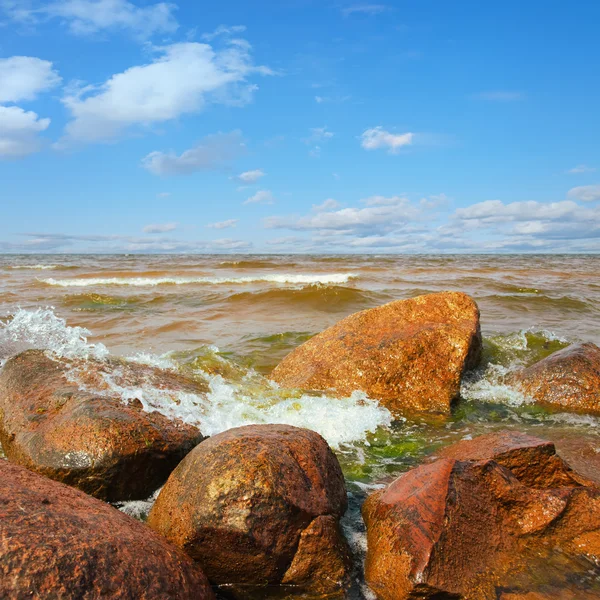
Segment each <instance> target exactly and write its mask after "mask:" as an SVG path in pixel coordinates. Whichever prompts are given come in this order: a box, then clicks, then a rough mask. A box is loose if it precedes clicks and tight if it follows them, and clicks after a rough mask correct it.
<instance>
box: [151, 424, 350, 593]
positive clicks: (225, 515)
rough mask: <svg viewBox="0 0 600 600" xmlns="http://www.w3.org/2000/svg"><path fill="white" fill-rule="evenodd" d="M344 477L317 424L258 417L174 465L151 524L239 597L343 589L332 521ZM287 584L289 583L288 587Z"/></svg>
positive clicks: (343, 563)
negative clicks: (283, 422) (273, 421)
mask: <svg viewBox="0 0 600 600" xmlns="http://www.w3.org/2000/svg"><path fill="white" fill-rule="evenodd" d="M346 506H347V499H346V491H345V486H344V478H343V475H342V472H341V469H340V466H339V463H338V461H337V459H336V457H335V455H334V454H333V452H331V450H330V449H329V447H328V446H327V443H326V442H325V440H323V438H322V437H321V436H319V435H318V434H317V433H315V432H312V431H308V430H305V429H298V428H296V427H290V426H286V425H256V426H249V427H240V428H237V429H232V430H229V431H226V432H225V433H221V434H219V435H216V436H214V437H211V438H210V439H208V440H206V441H204V442H203V443H202V444H200V445H199V446H197V447H196V448H195V449H194V450H193V451H192V452H191V453H190V454H189V455H188V456H187V457H186V458H185V459H184V460H183V461H182V462H181V464H180V465H179V466H178V467H177V468H176V469H175V471H173V473H172V474H171V476H170V477H169V479H168V481H167V483H166V484H165V486H164V487H163V489H162V490H161V492H160V494H159V496H158V499H157V501H156V504H155V505H154V507H153V509H152V511H151V512H150V515H149V517H148V523H149V525H150V526H151V527H152V528H153V529H155V530H156V531H157V532H159V533H160V534H162V535H164V536H165V537H166V538H167V539H169V540H170V541H171V542H173V543H174V544H175V545H177V546H179V547H180V548H183V549H184V550H185V551H186V552H187V553H188V554H189V555H190V556H191V557H192V558H194V559H195V560H197V561H198V562H199V563H200V565H201V566H202V568H203V570H204V572H205V573H206V574H207V576H208V578H209V580H210V581H211V583H213V584H216V585H218V586H225V587H224V589H226V591H227V593H229V594H233V595H234V596H236V597H238V598H244V599H245V598H250V597H252V595H253V594H254V593H258V594H259V596H261V597H262V596H263V595H264V594H266V593H267V591H268V590H267V587H266V586H270V587H269V589H271V591H273V590H275V591H277V590H278V591H279V592H281V589H282V588H281V587H280V586H281V584H284V585H285V586H293V587H290V588H289V589H293V590H294V591H295V592H296V593H300V592H302V593H308V592H311V593H313V592H319V593H331V594H333V593H337V592H340V593H343V590H344V589H345V586H346V585H347V580H348V572H349V560H348V550H347V546H346V542H345V540H344V538H343V537H342V535H341V532H340V529H339V525H338V521H339V518H340V517H341V516H342V515H343V513H344V512H345V510H346ZM285 589H287V588H285Z"/></svg>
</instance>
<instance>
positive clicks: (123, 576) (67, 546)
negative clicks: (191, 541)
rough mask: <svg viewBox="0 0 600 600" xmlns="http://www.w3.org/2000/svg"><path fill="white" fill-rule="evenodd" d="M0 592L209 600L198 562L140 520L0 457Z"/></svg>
mask: <svg viewBox="0 0 600 600" xmlns="http://www.w3.org/2000/svg"><path fill="white" fill-rule="evenodd" d="M0 597H1V598H3V600H21V599H25V598H34V599H37V600H51V599H59V598H60V599H67V598H73V599H74V598H78V599H81V600H95V599H100V598H111V599H116V600H119V599H123V600H131V599H133V598H135V599H139V600H167V599H172V600H192V599H193V600H209V599H213V598H214V595H213V593H212V591H211V589H210V586H209V585H208V582H207V580H206V578H205V576H204V574H203V573H202V570H201V569H200V567H199V566H198V565H196V564H194V562H193V561H192V560H190V558H189V557H187V556H186V555H185V554H184V553H183V552H181V550H179V549H178V548H175V547H173V546H171V545H170V544H169V543H168V542H166V540H164V539H163V538H161V537H160V536H158V535H156V534H155V533H154V532H153V531H152V530H150V529H149V528H148V527H146V525H143V524H142V523H140V522H139V521H135V520H134V519H132V518H131V517H128V516H127V515H124V514H123V513H121V512H119V511H118V510H116V509H114V508H112V507H111V506H109V505H108V504H105V503H104V502H101V501H99V500H95V499H94V498H90V497H89V496H86V495H85V494H83V493H82V492H80V491H78V490H75V489H73V488H70V487H68V486H65V485H62V484H60V483H56V482H54V481H51V480H49V479H47V478H45V477H42V476H40V475H37V474H36V473H32V472H31V471H28V470H27V469H24V468H23V467H20V466H18V465H13V464H10V463H8V462H7V461H5V460H0Z"/></svg>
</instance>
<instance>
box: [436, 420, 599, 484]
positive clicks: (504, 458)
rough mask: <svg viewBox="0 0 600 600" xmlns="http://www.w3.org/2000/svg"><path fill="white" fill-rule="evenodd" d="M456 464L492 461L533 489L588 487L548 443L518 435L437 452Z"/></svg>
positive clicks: (487, 438) (469, 442)
mask: <svg viewBox="0 0 600 600" xmlns="http://www.w3.org/2000/svg"><path fill="white" fill-rule="evenodd" d="M440 455H441V456H444V457H446V458H455V459H458V460H474V461H478V460H494V461H496V462H497V463H498V464H499V465H502V466H503V467H506V468H507V469H508V470H509V471H511V473H512V474H513V475H514V476H515V477H516V478H517V479H518V480H519V481H521V483H524V484H525V485H528V486H530V487H534V488H553V487H577V486H579V485H587V486H591V485H594V483H593V482H592V481H590V480H588V479H586V478H585V477H582V476H581V475H579V474H578V473H576V472H575V471H573V470H572V469H571V468H570V467H569V465H568V464H567V463H565V461H564V460H563V459H562V458H561V457H560V456H557V454H556V448H555V446H554V444H553V443H552V442H549V441H548V440H542V439H539V438H536V437H533V436H530V435H527V434H525V433H520V432H518V431H499V432H496V433H490V434H488V435H481V436H479V437H476V438H474V439H472V440H463V441H462V442H458V443H457V444H453V445H452V446H448V447H446V448H444V449H443V450H442V451H441V452H440Z"/></svg>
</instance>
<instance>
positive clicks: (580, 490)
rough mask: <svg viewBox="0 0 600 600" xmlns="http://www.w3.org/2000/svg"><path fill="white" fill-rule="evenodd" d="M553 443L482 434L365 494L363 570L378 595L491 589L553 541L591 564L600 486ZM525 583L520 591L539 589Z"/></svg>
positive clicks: (390, 599) (389, 598)
mask: <svg viewBox="0 0 600 600" xmlns="http://www.w3.org/2000/svg"><path fill="white" fill-rule="evenodd" d="M519 444H522V448H519ZM553 450H554V447H553V445H552V444H548V443H545V442H544V441H543V440H536V439H535V438H532V437H530V436H522V435H521V434H516V435H515V434H512V433H510V434H509V433H507V434H505V435H504V436H503V435H502V434H493V435H491V436H481V437H479V438H476V439H474V440H472V441H467V442H463V443H460V444H457V445H456V446H454V447H450V448H448V449H447V451H446V452H445V453H444V454H445V457H443V458H440V459H438V460H436V461H435V462H432V463H430V464H425V465H422V466H420V467H417V468H416V469H413V470H411V471H409V472H407V473H405V474H404V475H402V476H401V477H399V478H398V479H397V480H396V481H394V482H393V483H392V484H391V485H390V486H389V487H387V488H386V489H385V490H382V491H379V492H376V493H375V494H373V495H371V496H370V497H369V498H368V499H367V501H366V502H365V504H364V506H363V516H364V518H365V522H366V525H367V537H368V553H367V561H366V572H365V576H366V580H367V582H368V583H369V585H370V587H371V588H372V589H373V591H374V592H375V594H376V595H377V597H378V598H380V599H381V600H402V599H409V598H430V599H434V598H436V599H440V598H458V599H473V600H476V599H484V598H497V597H499V594H501V593H504V594H505V595H506V594H507V593H509V590H510V589H511V588H510V585H508V584H509V583H510V582H511V580H514V579H515V577H516V574H518V573H521V572H523V571H525V570H526V569H527V567H528V566H530V565H531V563H532V562H533V563H535V564H536V565H544V564H545V563H544V560H545V559H544V557H546V558H548V559H549V558H550V557H552V555H553V553H554V552H555V550H556V549H557V548H560V556H561V558H562V559H564V560H567V559H568V558H569V557H573V558H574V559H576V560H582V561H584V562H585V564H586V565H587V567H586V568H587V569H588V570H589V569H592V570H593V569H598V567H600V558H599V557H600V489H598V488H597V487H595V486H592V485H586V484H588V483H589V482H587V481H586V480H585V479H584V478H581V479H579V476H578V475H576V474H574V473H573V472H572V471H571V470H570V468H569V467H568V466H567V465H566V464H564V463H563V464H562V466H561V464H560V463H561V462H562V461H561V459H560V458H559V457H557V456H556V454H555V453H554V451H553ZM446 456H448V457H446ZM527 460H529V461H531V464H532V472H531V473H530V474H528V473H526V472H525V471H526V470H524V466H525V462H526V461H527ZM512 469H514V472H513V471H512ZM543 568H544V567H543V566H542V570H543ZM535 570H536V571H537V572H538V573H539V568H536V569H535ZM563 572H564V571H563ZM537 577H538V579H539V575H538V576H537ZM529 583H530V584H531V585H530V586H529V587H524V588H523V587H522V586H521V587H520V588H518V592H519V593H521V594H523V593H524V594H528V593H530V592H531V593H535V594H539V593H541V592H540V591H538V589H537V588H536V585H538V586H539V582H535V581H534V580H533V579H532V580H531V581H530V582H529ZM565 587H568V586H565ZM510 593H512V592H510ZM586 593H587V591H586V589H585V587H584V588H582V594H583V595H582V597H585V594H586ZM590 593H591V592H590ZM500 597H504V596H500ZM507 597H508V598H510V596H507ZM517 597H519V596H517ZM522 597H524V598H527V597H528V596H526V595H525V596H522ZM533 597H534V598H537V597H538V596H533ZM540 597H544V596H540Z"/></svg>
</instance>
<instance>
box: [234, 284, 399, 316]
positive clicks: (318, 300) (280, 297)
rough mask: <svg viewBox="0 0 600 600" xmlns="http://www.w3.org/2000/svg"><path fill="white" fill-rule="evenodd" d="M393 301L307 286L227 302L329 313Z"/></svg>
mask: <svg viewBox="0 0 600 600" xmlns="http://www.w3.org/2000/svg"><path fill="white" fill-rule="evenodd" d="M390 299H391V298H388V297H386V296H385V295H384V294H378V293H376V292H368V291H366V290H361V289H358V288H350V287H344V286H337V285H331V286H323V285H307V286H305V287H303V288H300V289H294V288H283V289H281V288H279V289H270V290H265V291H258V292H240V293H237V294H232V295H231V296H229V297H228V298H227V302H236V303H237V302H240V303H248V304H256V305H259V306H261V305H264V304H265V303H267V302H271V303H272V302H284V303H286V304H293V305H299V306H308V307H310V308H313V309H316V310H321V311H327V310H329V309H332V308H333V309H335V308H339V307H348V306H355V307H360V308H368V307H370V306H374V305H376V304H383V303H384V302H387V301H388V300H390Z"/></svg>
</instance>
